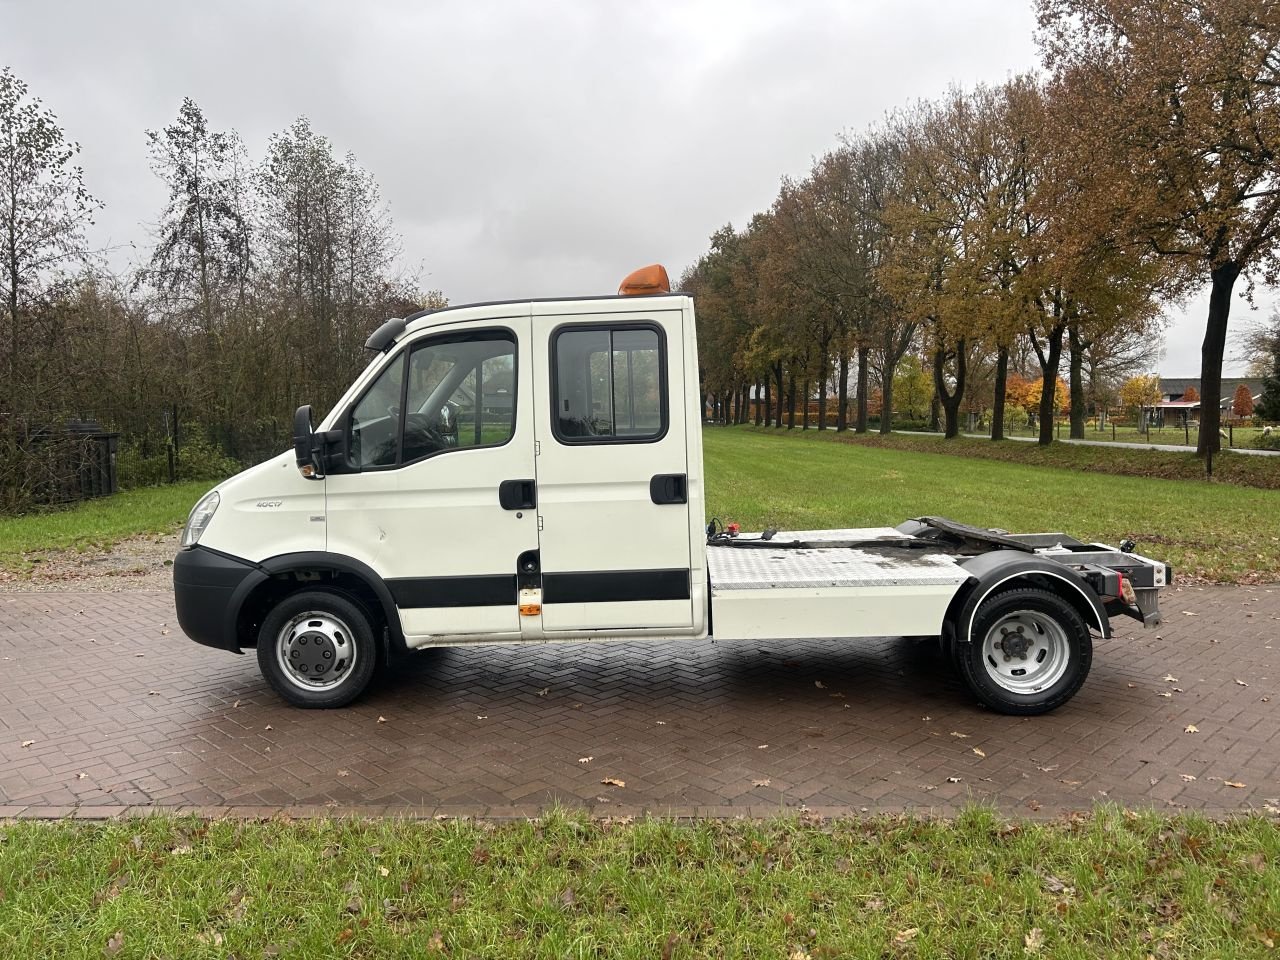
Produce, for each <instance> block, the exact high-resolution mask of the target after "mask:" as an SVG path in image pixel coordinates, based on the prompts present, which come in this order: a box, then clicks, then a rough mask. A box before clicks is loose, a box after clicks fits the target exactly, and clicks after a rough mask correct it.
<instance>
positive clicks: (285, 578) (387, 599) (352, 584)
mask: <svg viewBox="0 0 1280 960" xmlns="http://www.w3.org/2000/svg"><path fill="white" fill-rule="evenodd" d="M259 569H260V570H261V572H262V574H265V576H260V577H258V578H257V579H255V580H254V581H253V582H252V583H251V584H246V586H247V588H248V589H247V590H246V593H245V596H243V597H240V598H237V599H236V600H235V601H233V605H234V606H236V608H237V610H236V625H235V634H236V640H237V642H238V643H239V645H240V646H241V647H253V646H256V645H257V638H258V630H259V628H260V627H261V626H262V622H263V620H264V619H265V618H266V617H267V616H268V615H269V614H270V612H271V610H272V609H273V608H274V607H275V606H276V604H278V603H280V602H281V601H282V600H284V599H285V598H286V597H288V596H289V595H290V594H292V593H296V592H297V591H299V590H305V589H308V588H314V587H324V588H327V589H332V590H335V591H338V592H341V593H344V594H346V595H347V596H348V597H349V598H350V599H351V600H352V601H353V602H355V603H357V604H359V605H360V606H361V607H362V608H363V609H364V611H365V612H366V614H367V615H368V616H369V618H370V620H371V621H372V623H373V625H374V627H375V630H376V632H377V640H378V647H379V654H378V655H379V657H380V658H381V659H382V660H383V661H384V662H385V661H389V660H391V659H392V658H393V657H395V656H398V655H399V654H401V653H404V652H405V651H407V649H408V647H407V645H406V644H405V639H404V631H403V629H402V628H401V625H400V610H399V608H398V607H397V606H396V603H395V600H394V598H393V597H392V596H391V591H390V590H389V589H388V588H387V585H386V584H385V583H384V582H383V580H382V578H381V577H380V576H378V574H377V573H376V572H374V570H373V569H372V568H370V567H368V566H367V565H366V564H363V563H361V562H360V561H359V560H356V559H354V558H352V557H344V556H341V555H339V554H331V553H324V552H312V553H294V554H284V555H281V556H278V557H272V558H271V559H270V560H266V561H263V563H261V564H260V565H259Z"/></svg>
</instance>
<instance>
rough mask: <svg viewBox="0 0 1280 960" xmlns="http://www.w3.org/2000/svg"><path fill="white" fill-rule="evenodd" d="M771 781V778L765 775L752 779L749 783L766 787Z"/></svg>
mask: <svg viewBox="0 0 1280 960" xmlns="http://www.w3.org/2000/svg"><path fill="white" fill-rule="evenodd" d="M771 783H773V780H771V779H770V778H769V777H765V778H764V779H763V780H752V781H751V785H752V786H753V787H767V786H769V784H771Z"/></svg>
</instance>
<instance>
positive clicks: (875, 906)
mask: <svg viewBox="0 0 1280 960" xmlns="http://www.w3.org/2000/svg"><path fill="white" fill-rule="evenodd" d="M867 909H868V910H872V911H875V912H877V913H878V912H879V911H881V910H883V909H884V901H883V900H881V899H880V898H879V897H872V898H871V899H870V900H868V901H867Z"/></svg>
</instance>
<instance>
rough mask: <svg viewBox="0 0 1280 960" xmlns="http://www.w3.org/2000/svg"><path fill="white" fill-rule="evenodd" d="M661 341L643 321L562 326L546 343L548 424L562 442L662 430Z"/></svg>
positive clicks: (650, 436) (652, 435) (643, 436)
mask: <svg viewBox="0 0 1280 960" xmlns="http://www.w3.org/2000/svg"><path fill="white" fill-rule="evenodd" d="M665 347H666V344H665V342H664V340H663V336H662V330H661V329H660V328H659V327H657V326H651V325H648V324H621V325H617V326H612V327H598V326H594V327H568V328H565V329H562V330H560V331H558V332H557V333H556V334H555V336H554V338H553V343H552V353H553V356H554V360H555V375H554V377H553V378H552V391H553V394H554V395H553V397H552V402H553V404H554V410H555V413H554V415H553V417H552V426H553V428H554V431H555V435H556V438H557V439H558V440H560V442H562V443H620V442H621V443H627V442H633V443H634V442H647V441H651V440H657V439H660V438H661V437H662V436H663V435H664V434H665V433H666V431H667V383H666V374H665V361H666V349H665Z"/></svg>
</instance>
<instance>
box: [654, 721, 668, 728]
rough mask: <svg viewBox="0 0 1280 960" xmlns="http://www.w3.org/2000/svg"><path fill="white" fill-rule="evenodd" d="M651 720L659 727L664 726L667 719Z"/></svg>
mask: <svg viewBox="0 0 1280 960" xmlns="http://www.w3.org/2000/svg"><path fill="white" fill-rule="evenodd" d="M653 722H654V723H656V724H657V725H658V726H660V727H665V726H666V725H667V721H665V720H655V721H653Z"/></svg>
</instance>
